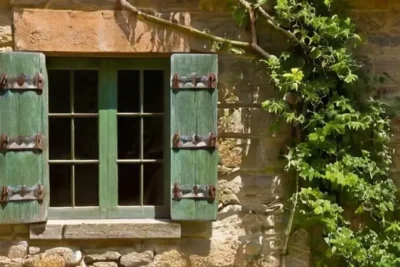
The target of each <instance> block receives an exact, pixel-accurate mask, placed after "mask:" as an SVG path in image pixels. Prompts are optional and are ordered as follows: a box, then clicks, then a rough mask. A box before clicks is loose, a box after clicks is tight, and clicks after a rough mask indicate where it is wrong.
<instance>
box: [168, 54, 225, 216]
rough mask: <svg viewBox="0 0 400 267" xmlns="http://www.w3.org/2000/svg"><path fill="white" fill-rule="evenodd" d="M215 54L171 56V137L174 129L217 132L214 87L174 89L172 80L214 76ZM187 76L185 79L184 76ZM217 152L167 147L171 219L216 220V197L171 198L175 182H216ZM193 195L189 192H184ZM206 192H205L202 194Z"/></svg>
mask: <svg viewBox="0 0 400 267" xmlns="http://www.w3.org/2000/svg"><path fill="white" fill-rule="evenodd" d="M217 71H218V61H217V56H216V55H209V54H176V55H173V56H172V58H171V140H172V138H173V136H174V133H175V132H176V131H178V132H179V134H180V135H181V136H185V138H186V137H190V136H193V135H198V136H202V137H203V136H209V134H210V132H211V133H214V134H216V133H217V100H218V99H217V98H218V91H217V89H216V88H206V87H205V88H190V87H185V88H183V89H180V88H178V89H176V88H175V89H174V88H172V87H173V79H174V77H176V75H178V76H179V77H184V79H187V80H188V79H189V78H190V77H192V76H193V75H194V74H193V73H195V75H196V76H197V77H207V76H208V75H209V74H215V75H217ZM188 77H189V78H188ZM217 164H218V151H217V149H216V148H210V147H197V148H196V149H187V150H186V149H184V148H182V149H179V148H174V149H171V218H172V219H174V220H197V221H209V220H216V215H217V199H216V198H215V199H210V198H203V199H202V198H193V197H192V198H189V197H188V198H185V197H184V198H181V199H174V194H173V188H174V185H175V183H177V184H178V185H181V186H182V187H185V188H188V187H189V188H190V187H193V186H195V185H198V186H200V187H202V190H203V189H204V188H206V187H207V186H216V184H217ZM188 195H193V194H190V193H189V194H188ZM206 195H208V194H206Z"/></svg>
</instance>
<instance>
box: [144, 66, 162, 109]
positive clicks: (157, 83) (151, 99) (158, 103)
mask: <svg viewBox="0 0 400 267" xmlns="http://www.w3.org/2000/svg"><path fill="white" fill-rule="evenodd" d="M143 76H144V96H143V102H144V103H143V109H144V112H163V111H164V72H163V71H162V70H145V71H144V74H143Z"/></svg>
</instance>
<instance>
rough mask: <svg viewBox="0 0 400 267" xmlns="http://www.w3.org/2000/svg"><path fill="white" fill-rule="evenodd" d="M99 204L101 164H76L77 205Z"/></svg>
mask: <svg viewBox="0 0 400 267" xmlns="http://www.w3.org/2000/svg"><path fill="white" fill-rule="evenodd" d="M98 205H99V166H98V165H75V206H98Z"/></svg>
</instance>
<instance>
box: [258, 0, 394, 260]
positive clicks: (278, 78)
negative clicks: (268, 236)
mask: <svg viewBox="0 0 400 267" xmlns="http://www.w3.org/2000/svg"><path fill="white" fill-rule="evenodd" d="M320 2H322V0H321V1H302V0H278V1H277V4H276V6H275V11H276V20H277V21H278V22H279V24H280V25H284V27H285V29H286V30H288V31H290V32H291V33H293V34H294V35H295V36H296V38H297V39H298V40H299V42H300V43H299V44H300V45H301V46H300V45H298V46H295V47H294V48H293V49H292V50H291V51H288V52H285V53H282V54H281V55H280V56H279V57H275V56H271V57H270V58H268V59H266V60H263V62H264V63H265V65H266V68H267V69H268V73H269V74H270V77H271V82H272V84H274V86H275V88H277V91H278V95H279V97H277V98H276V99H270V100H266V101H265V102H263V104H262V106H263V107H264V108H265V109H266V110H268V111H269V112H271V113H274V114H276V115H277V116H278V117H279V118H280V119H282V120H284V121H286V122H287V123H290V124H292V125H293V126H294V128H295V129H296V134H295V136H296V138H295V141H294V142H293V144H292V145H291V147H290V149H289V152H288V154H287V155H286V158H287V166H286V169H287V170H288V171H289V170H294V171H295V172H296V173H297V176H296V179H297V188H296V192H295V194H294V195H293V197H292V203H293V205H292V212H291V214H290V218H289V230H292V229H291V228H294V227H295V226H296V225H303V226H304V225H306V226H320V227H322V229H323V235H324V241H325V242H326V244H327V245H328V246H329V249H328V250H327V251H326V253H325V255H323V257H322V258H319V259H318V258H317V257H315V258H314V259H313V263H314V265H320V266H326V265H328V266H332V263H333V262H334V261H337V262H338V263H340V262H346V263H347V265H346V266H398V265H400V257H399V256H400V224H399V223H398V222H397V221H396V220H395V217H394V211H395V209H396V205H397V203H396V193H397V189H396V186H395V184H394V183H393V181H392V180H391V179H390V177H389V175H388V174H389V168H390V166H391V163H392V160H391V157H392V151H391V150H390V148H389V141H390V137H391V136H390V121H389V116H388V112H387V109H386V107H385V106H384V105H383V104H382V103H380V102H379V101H378V100H377V99H374V98H370V99H368V98H367V99H366V97H364V96H366V94H367V93H368V91H367V88H368V84H367V83H365V82H362V79H361V78H363V72H362V70H363V68H362V65H361V64H360V62H358V60H357V58H356V57H355V56H354V55H353V53H352V51H353V49H354V48H355V47H356V46H357V45H359V44H361V38H360V36H359V35H357V34H356V32H355V27H354V25H353V23H352V22H351V20H350V19H349V18H341V17H340V16H338V15H337V14H333V15H331V14H330V5H331V4H332V3H331V2H332V1H330V0H325V1H323V5H322V3H320ZM345 211H351V212H350V213H349V212H347V213H345ZM312 238H315V237H314V236H313V237H312ZM327 259H329V261H327Z"/></svg>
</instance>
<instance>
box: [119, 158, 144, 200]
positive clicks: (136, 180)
mask: <svg viewBox="0 0 400 267" xmlns="http://www.w3.org/2000/svg"><path fill="white" fill-rule="evenodd" d="M139 204H140V165H139V164H129V165H126V164H119V165H118V205H120V206H133V205H139Z"/></svg>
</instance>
